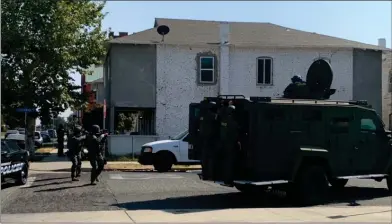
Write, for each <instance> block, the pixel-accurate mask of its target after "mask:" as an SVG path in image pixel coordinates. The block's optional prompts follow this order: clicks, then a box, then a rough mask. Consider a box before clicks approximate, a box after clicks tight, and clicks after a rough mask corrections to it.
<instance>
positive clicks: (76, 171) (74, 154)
mask: <svg viewBox="0 0 392 224" xmlns="http://www.w3.org/2000/svg"><path fill="white" fill-rule="evenodd" d="M85 138H86V136H84V135H83V134H82V127H81V126H75V128H74V130H73V135H72V138H71V139H70V141H69V145H68V153H67V155H68V157H69V158H70V160H71V161H72V167H71V178H72V181H78V179H77V178H78V177H80V173H81V170H82V156H81V151H82V145H83V142H84V140H85Z"/></svg>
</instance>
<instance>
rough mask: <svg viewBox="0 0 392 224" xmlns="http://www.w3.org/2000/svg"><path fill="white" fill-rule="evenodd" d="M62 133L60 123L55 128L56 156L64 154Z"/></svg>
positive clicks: (63, 130) (63, 131) (62, 127)
mask: <svg viewBox="0 0 392 224" xmlns="http://www.w3.org/2000/svg"><path fill="white" fill-rule="evenodd" d="M64 135H65V129H64V126H63V124H60V125H59V127H58V129H57V156H59V157H62V156H64Z"/></svg>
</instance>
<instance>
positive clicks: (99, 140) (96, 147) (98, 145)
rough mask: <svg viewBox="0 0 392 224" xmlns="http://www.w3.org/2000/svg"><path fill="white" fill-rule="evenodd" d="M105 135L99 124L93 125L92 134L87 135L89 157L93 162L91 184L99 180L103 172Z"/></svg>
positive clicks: (91, 162)
mask: <svg viewBox="0 0 392 224" xmlns="http://www.w3.org/2000/svg"><path fill="white" fill-rule="evenodd" d="M104 141H105V135H104V134H102V133H101V131H100V128H99V126H98V125H93V126H92V129H91V132H90V134H89V135H88V137H87V149H88V158H89V160H90V164H91V167H92V169H91V179H90V181H91V184H92V185H95V182H99V179H98V177H99V175H100V174H101V172H102V170H103V168H104V166H105V159H104V152H105V149H104V144H103V142H104Z"/></svg>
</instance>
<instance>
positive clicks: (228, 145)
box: [220, 102, 239, 185]
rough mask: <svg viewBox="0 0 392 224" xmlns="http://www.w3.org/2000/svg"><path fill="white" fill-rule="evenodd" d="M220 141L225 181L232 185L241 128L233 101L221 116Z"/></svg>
mask: <svg viewBox="0 0 392 224" xmlns="http://www.w3.org/2000/svg"><path fill="white" fill-rule="evenodd" d="M220 119H221V120H220V122H221V125H220V142H221V145H222V148H221V150H222V152H221V155H222V156H223V157H224V159H223V181H224V182H225V184H226V185H232V183H233V179H234V166H235V159H236V155H237V153H238V152H237V150H238V140H239V129H238V123H237V121H236V118H235V106H234V105H233V103H232V102H229V105H228V106H227V107H226V106H225V108H224V110H223V111H222V116H221V118H220Z"/></svg>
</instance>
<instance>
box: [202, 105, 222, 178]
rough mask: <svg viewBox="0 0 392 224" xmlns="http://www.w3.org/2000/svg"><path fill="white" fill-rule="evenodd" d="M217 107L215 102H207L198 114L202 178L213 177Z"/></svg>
mask: <svg viewBox="0 0 392 224" xmlns="http://www.w3.org/2000/svg"><path fill="white" fill-rule="evenodd" d="M216 122H217V107H216V103H215V102H208V103H207V104H206V105H205V108H203V113H202V115H201V116H200V137H201V144H202V147H201V148H202V150H201V153H202V160H201V161H202V173H203V179H204V180H208V179H210V178H213V171H214V168H213V164H214V163H213V158H214V156H215V155H214V154H215V153H214V151H215V148H216V138H217V137H218V136H217V132H218V130H217V127H219V126H218V125H217V123H216Z"/></svg>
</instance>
